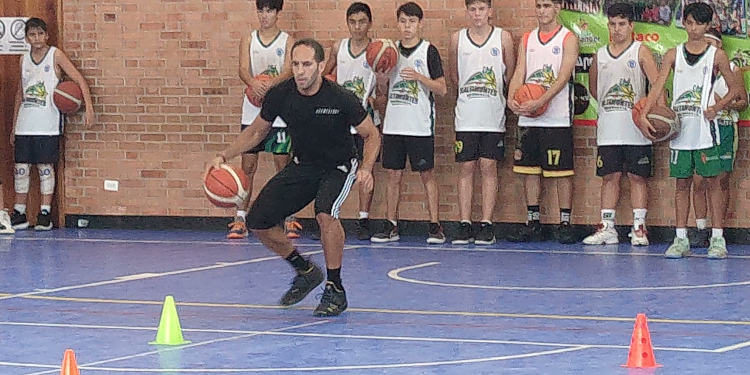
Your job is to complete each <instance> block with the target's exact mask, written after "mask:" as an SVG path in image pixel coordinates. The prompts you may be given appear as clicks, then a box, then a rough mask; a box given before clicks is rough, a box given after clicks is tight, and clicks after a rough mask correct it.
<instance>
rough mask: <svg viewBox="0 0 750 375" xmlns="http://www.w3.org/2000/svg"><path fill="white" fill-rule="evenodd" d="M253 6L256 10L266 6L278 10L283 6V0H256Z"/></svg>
mask: <svg viewBox="0 0 750 375" xmlns="http://www.w3.org/2000/svg"><path fill="white" fill-rule="evenodd" d="M255 8H256V9H258V10H262V9H264V8H268V9H271V10H275V11H277V12H280V11H281V9H282V8H284V0H256V1H255Z"/></svg>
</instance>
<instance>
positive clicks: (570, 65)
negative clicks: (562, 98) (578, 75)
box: [520, 33, 578, 113]
mask: <svg viewBox="0 0 750 375" xmlns="http://www.w3.org/2000/svg"><path fill="white" fill-rule="evenodd" d="M562 54H563V56H562V63H561V64H560V71H559V73H558V75H557V77H556V78H555V82H554V83H552V85H551V86H550V87H549V88H548V89H547V91H545V92H544V94H543V95H542V96H540V97H539V99H533V100H529V101H527V102H525V103H523V104H521V106H520V107H521V111H522V112H527V113H532V112H534V111H536V110H537V109H539V108H540V107H541V106H543V105H545V104H546V103H549V101H550V100H552V98H554V97H555V96H556V95H557V94H558V93H559V92H560V91H562V89H563V88H565V86H567V85H568V84H569V83H570V79H571V78H572V77H573V71H574V69H575V67H576V60H578V37H577V36H575V34H573V33H570V34H568V36H567V37H566V38H565V41H564V42H563V52H562Z"/></svg>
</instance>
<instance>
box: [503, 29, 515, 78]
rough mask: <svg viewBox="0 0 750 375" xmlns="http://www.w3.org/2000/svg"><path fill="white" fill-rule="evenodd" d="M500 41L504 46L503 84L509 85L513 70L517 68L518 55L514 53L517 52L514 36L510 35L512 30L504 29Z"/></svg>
mask: <svg viewBox="0 0 750 375" xmlns="http://www.w3.org/2000/svg"><path fill="white" fill-rule="evenodd" d="M500 43H501V44H502V46H503V64H505V74H504V75H503V80H504V82H505V85H503V86H505V87H508V82H510V79H511V78H512V77H513V72H514V71H515V70H516V56H515V55H514V54H513V53H514V52H515V50H514V49H513V36H512V35H510V32H508V31H507V30H503V34H502V35H501V37H500Z"/></svg>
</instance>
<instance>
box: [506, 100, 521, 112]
mask: <svg viewBox="0 0 750 375" xmlns="http://www.w3.org/2000/svg"><path fill="white" fill-rule="evenodd" d="M508 108H510V110H511V111H513V113H515V114H517V115H520V114H521V113H520V112H521V105H520V104H518V101H517V100H516V99H511V100H509V101H508Z"/></svg>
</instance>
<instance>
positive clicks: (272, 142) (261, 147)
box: [242, 125, 292, 155]
mask: <svg viewBox="0 0 750 375" xmlns="http://www.w3.org/2000/svg"><path fill="white" fill-rule="evenodd" d="M248 126H249V125H242V130H245V128H247V127H248ZM291 150H292V138H291V137H289V136H288V135H287V132H286V129H285V128H271V130H269V131H268V135H267V136H266V139H264V140H263V141H262V142H260V143H259V144H258V145H257V146H255V147H253V148H251V149H249V150H247V151H246V152H245V153H246V154H257V153H259V152H268V153H271V154H274V155H289V152H290V151H291Z"/></svg>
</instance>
